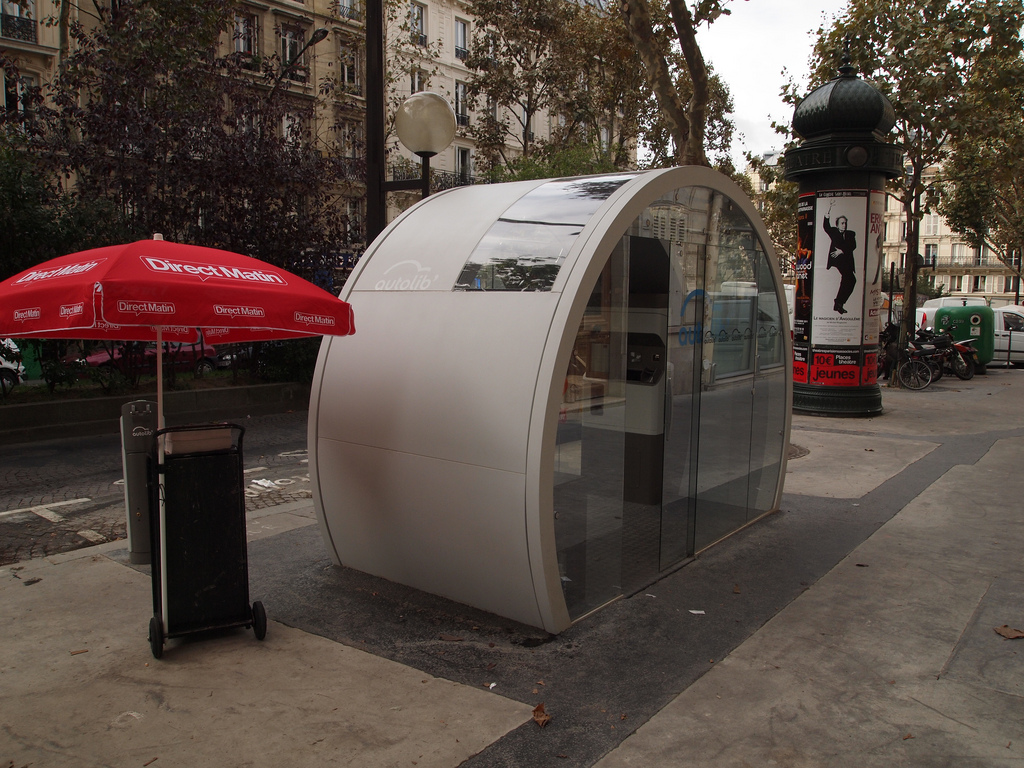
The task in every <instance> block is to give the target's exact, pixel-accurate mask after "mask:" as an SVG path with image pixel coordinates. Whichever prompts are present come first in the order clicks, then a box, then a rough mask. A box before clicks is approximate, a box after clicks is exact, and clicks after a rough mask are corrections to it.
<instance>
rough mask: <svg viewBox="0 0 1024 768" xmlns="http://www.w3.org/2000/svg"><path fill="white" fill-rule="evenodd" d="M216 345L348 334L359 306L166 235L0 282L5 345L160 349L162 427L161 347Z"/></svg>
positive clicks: (0, 333)
mask: <svg viewBox="0 0 1024 768" xmlns="http://www.w3.org/2000/svg"><path fill="white" fill-rule="evenodd" d="M200 331H202V333H203V335H204V336H205V338H206V340H207V341H208V342H210V343H213V344H222V343H229V342H245V341H266V340H273V339H292V338H302V337H306V336H322V335H327V336H347V335H348V334H351V333H354V332H355V325H354V322H353V316H352V308H351V307H350V306H349V305H348V304H347V303H346V302H344V301H342V300H341V299H338V298H336V297H334V296H332V295H331V294H330V293H328V292H327V291H325V290H323V289H322V288H318V287H317V286H315V285H313V284H312V283H309V282H307V281H306V280H303V279H302V278H300V277H298V276H297V275H293V274H292V273H290V272H287V271H285V270H283V269H280V268H278V267H274V266H272V265H270V264H267V263H266V262H263V261H259V260H258V259H253V258H250V257H248V256H242V255H241V254H238V253H232V252H230V251H222V250H218V249H216V248H203V247H200V246H192V245H185V244H181V243H172V242H168V241H165V240H163V239H162V238H161V237H160V236H159V235H157V236H156V238H155V239H153V240H140V241H138V242H135V243H130V244H128V245H115V246H109V247H106V248H96V249H93V250H89V251H81V252H79V253H72V254H68V255H66V256H61V257H59V258H56V259H52V260H51V261H47V262H45V263H43V264H39V265H37V266H35V267H32V268H31V269H27V270H25V271H24V272H21V273H20V274H17V275H14V276H13V277H11V278H8V279H7V280H5V281H3V282H2V283H0V338H3V337H8V336H13V337H28V338H65V339H116V340H121V341H156V342H157V409H158V420H159V424H160V426H163V391H162V390H163V382H162V378H163V377H162V361H161V358H162V353H163V342H164V341H180V342H184V343H189V344H191V343H196V342H198V341H199V332H200Z"/></svg>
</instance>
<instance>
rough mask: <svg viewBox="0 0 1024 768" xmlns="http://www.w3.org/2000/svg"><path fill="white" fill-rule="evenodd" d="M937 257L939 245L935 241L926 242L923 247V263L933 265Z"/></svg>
mask: <svg viewBox="0 0 1024 768" xmlns="http://www.w3.org/2000/svg"><path fill="white" fill-rule="evenodd" d="M938 259H939V246H938V244H936V243H927V244H926V245H925V247H924V265H925V266H926V267H934V266H935V262H936V261H938Z"/></svg>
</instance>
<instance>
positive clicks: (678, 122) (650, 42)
mask: <svg viewBox="0 0 1024 768" xmlns="http://www.w3.org/2000/svg"><path fill="white" fill-rule="evenodd" d="M675 5H676V2H673V8H674V7H675ZM687 13H688V12H687ZM622 15H623V18H624V20H625V22H626V29H627V30H628V31H629V37H630V39H631V40H632V41H633V45H635V46H636V49H637V52H638V53H639V54H640V59H641V60H642V61H643V63H644V71H645V72H646V73H647V81H648V83H650V85H651V88H652V90H653V91H654V96H655V98H656V99H657V100H658V107H659V109H660V110H661V114H662V116H663V117H664V118H665V122H666V123H668V126H669V130H670V131H671V133H672V138H673V140H674V141H675V144H676V162H677V163H679V164H680V165H682V164H685V163H686V162H687V158H688V157H689V155H690V150H689V143H690V135H691V133H692V132H693V131H692V128H691V127H690V120H689V119H688V117H687V114H686V110H685V109H684V108H683V105H682V104H681V103H680V101H679V93H678V92H677V91H676V87H675V84H674V83H673V81H672V73H671V72H669V68H668V63H667V62H666V61H665V56H664V55H663V54H662V52H661V49H660V48H659V46H658V40H657V39H656V38H655V36H654V28H653V25H652V23H651V12H650V8H649V7H648V5H647V0H623V3H622ZM694 44H696V41H694ZM698 50H699V49H698ZM702 61H703V59H702ZM705 86H706V83H705ZM703 131H704V128H703V126H701V128H700V133H701V135H703ZM700 154H701V155H703V154H704V153H703V148H702V149H701V151H700ZM704 164H705V165H706V164H707V163H706V162H705V163H704Z"/></svg>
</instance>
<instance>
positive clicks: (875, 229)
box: [864, 190, 885, 347]
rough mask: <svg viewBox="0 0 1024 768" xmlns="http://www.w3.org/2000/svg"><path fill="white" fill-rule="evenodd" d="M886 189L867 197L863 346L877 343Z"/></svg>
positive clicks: (880, 308)
mask: <svg viewBox="0 0 1024 768" xmlns="http://www.w3.org/2000/svg"><path fill="white" fill-rule="evenodd" d="M884 215H885V193H884V192H881V191H878V190H872V192H871V195H870V196H869V197H868V239H867V254H866V258H867V261H866V263H865V265H864V346H865V347H874V346H877V345H878V332H879V330H880V328H881V325H880V324H881V315H882V242H883V239H884V238H885V226H884V224H883V217H884Z"/></svg>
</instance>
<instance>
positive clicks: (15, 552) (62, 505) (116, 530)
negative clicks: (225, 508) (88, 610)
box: [0, 411, 312, 565]
mask: <svg viewBox="0 0 1024 768" xmlns="http://www.w3.org/2000/svg"><path fill="white" fill-rule="evenodd" d="M307 415H308V414H307V412H306V411H297V412H292V413H282V414H273V415H269V416H260V417H256V418H250V419H245V420H244V421H243V422H240V423H241V424H242V426H243V427H245V430H246V431H245V436H244V438H243V442H242V456H243V462H244V466H245V483H246V510H247V511H252V510H256V509H263V508H265V507H269V506H275V505H277V504H283V503H286V502H291V501H295V500H298V499H308V498H311V496H312V494H311V492H310V489H309V467H308V464H307V459H306V420H307ZM125 537H126V531H125V511H124V481H123V470H122V467H121V438H120V436H119V435H101V436H96V437H76V438H67V439H61V440H46V441H42V442H38V443H19V444H15V445H4V446H0V565H8V564H10V563H15V562H20V561H23V560H29V559H31V558H34V557H42V556H45V555H52V554H56V553H59V552H67V551H70V550H73V549H79V548H81V547H87V546H91V545H93V544H100V543H102V542H106V541H113V540H116V539H124V538H125Z"/></svg>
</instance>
